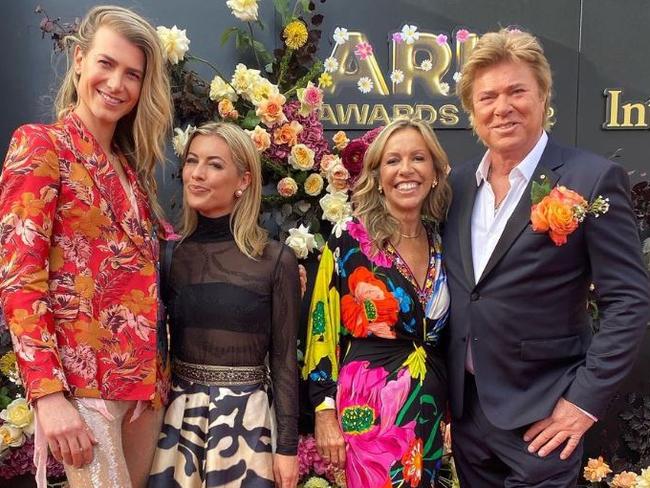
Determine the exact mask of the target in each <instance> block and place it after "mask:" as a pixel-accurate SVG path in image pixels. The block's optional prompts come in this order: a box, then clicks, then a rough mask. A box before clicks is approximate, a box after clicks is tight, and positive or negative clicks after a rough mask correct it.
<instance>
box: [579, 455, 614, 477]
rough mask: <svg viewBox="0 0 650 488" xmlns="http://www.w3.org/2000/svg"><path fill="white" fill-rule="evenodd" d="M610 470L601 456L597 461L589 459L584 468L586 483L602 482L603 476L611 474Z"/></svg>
mask: <svg viewBox="0 0 650 488" xmlns="http://www.w3.org/2000/svg"><path fill="white" fill-rule="evenodd" d="M611 472H612V470H611V469H610V468H609V465H608V464H607V463H606V462H605V461H604V460H603V457H602V456H598V459H593V458H589V461H588V462H587V466H585V470H584V477H585V479H586V480H587V481H590V482H592V483H597V482H600V481H602V480H603V478H605V476H607V475H608V474H609V473H611Z"/></svg>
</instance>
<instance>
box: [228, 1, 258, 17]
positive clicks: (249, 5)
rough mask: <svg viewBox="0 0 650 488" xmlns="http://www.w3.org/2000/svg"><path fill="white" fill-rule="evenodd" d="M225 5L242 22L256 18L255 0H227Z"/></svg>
mask: <svg viewBox="0 0 650 488" xmlns="http://www.w3.org/2000/svg"><path fill="white" fill-rule="evenodd" d="M226 5H228V7H229V8H230V10H232V14H233V15H234V16H235V17H237V18H238V19H239V20H242V21H244V22H254V21H256V20H257V0H228V1H227V2H226Z"/></svg>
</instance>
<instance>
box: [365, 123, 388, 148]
mask: <svg viewBox="0 0 650 488" xmlns="http://www.w3.org/2000/svg"><path fill="white" fill-rule="evenodd" d="M383 129H384V126H383V125H380V126H379V127H375V128H374V129H372V130H369V131H368V132H366V133H365V134H364V135H362V136H361V140H362V141H363V142H365V143H366V144H368V145H370V144H372V142H373V141H374V140H375V139H377V136H378V135H379V133H380V132H381V131H382V130H383Z"/></svg>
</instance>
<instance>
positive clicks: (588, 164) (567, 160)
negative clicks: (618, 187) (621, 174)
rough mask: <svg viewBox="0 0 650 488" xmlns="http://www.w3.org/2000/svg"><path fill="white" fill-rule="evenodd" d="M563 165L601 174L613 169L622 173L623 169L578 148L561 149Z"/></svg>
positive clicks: (597, 155)
mask: <svg viewBox="0 0 650 488" xmlns="http://www.w3.org/2000/svg"><path fill="white" fill-rule="evenodd" d="M562 155H563V159H564V164H566V165H567V166H568V167H569V168H570V169H572V170H577V171H588V172H591V173H595V174H601V173H604V172H607V171H610V170H612V169H614V168H616V169H619V170H621V171H623V167H622V166H621V165H620V164H618V163H615V162H614V161H612V160H610V159H607V158H606V157H604V156H601V155H599V154H596V153H593V152H591V151H587V150H586V149H581V148H578V147H566V146H564V147H562Z"/></svg>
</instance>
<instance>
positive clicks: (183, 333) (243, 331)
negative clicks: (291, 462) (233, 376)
mask: <svg viewBox="0 0 650 488" xmlns="http://www.w3.org/2000/svg"><path fill="white" fill-rule="evenodd" d="M170 274H171V276H170V281H169V283H168V293H169V300H168V306H169V314H170V329H171V350H172V354H173V356H174V357H177V358H178V359H180V360H182V361H186V362H188V363H195V364H210V365H220V366H257V365H262V364H264V362H265V358H266V356H267V354H268V358H269V367H270V370H271V380H272V383H273V391H274V404H275V415H276V420H277V432H278V437H277V451H276V452H278V453H280V454H296V452H297V446H298V427H297V425H298V366H297V357H296V346H297V343H296V341H297V329H298V321H299V313H300V281H299V277H298V263H297V261H296V257H295V255H294V253H293V251H291V249H289V248H288V247H287V246H284V245H282V244H280V243H278V242H276V241H269V243H268V245H267V246H266V249H265V251H264V254H263V255H262V256H261V257H260V258H259V259H258V260H257V261H255V260H253V259H250V258H248V257H246V256H245V255H244V254H242V253H241V252H240V251H239V249H238V248H237V245H236V243H235V241H234V238H233V236H232V234H231V232H230V226H229V216H225V217H220V218H217V219H209V218H206V217H202V216H199V219H198V225H197V229H196V231H195V232H194V233H193V234H192V235H191V236H190V237H188V238H187V239H186V240H184V241H183V242H182V243H181V244H179V246H178V247H177V248H176V250H175V251H174V255H173V259H172V266H171V272H170Z"/></svg>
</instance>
